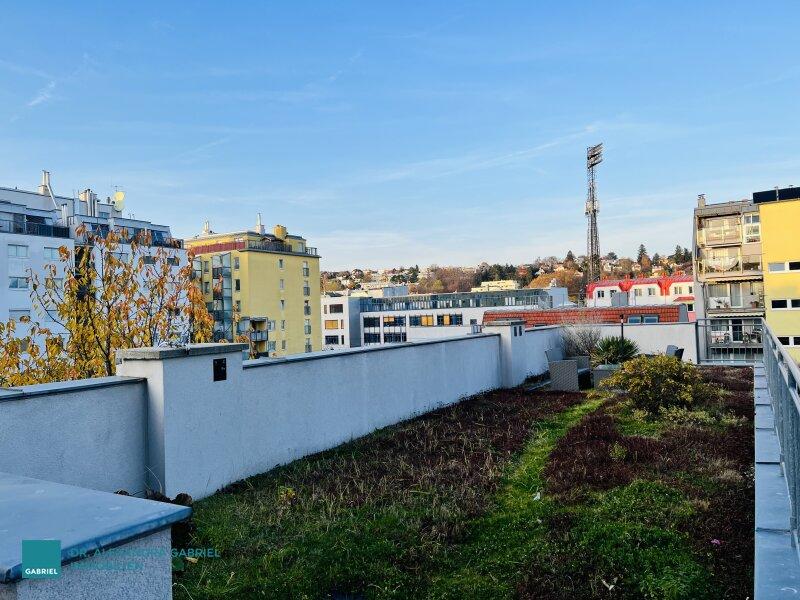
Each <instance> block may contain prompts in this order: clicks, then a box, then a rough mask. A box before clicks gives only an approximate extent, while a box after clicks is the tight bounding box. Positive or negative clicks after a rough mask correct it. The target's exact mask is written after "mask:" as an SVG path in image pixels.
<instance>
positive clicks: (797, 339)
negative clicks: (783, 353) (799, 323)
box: [792, 335, 800, 346]
mask: <svg viewBox="0 0 800 600" xmlns="http://www.w3.org/2000/svg"><path fill="white" fill-rule="evenodd" d="M792 346H800V335H795V336H792Z"/></svg>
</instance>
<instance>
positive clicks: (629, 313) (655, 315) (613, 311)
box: [484, 303, 689, 327]
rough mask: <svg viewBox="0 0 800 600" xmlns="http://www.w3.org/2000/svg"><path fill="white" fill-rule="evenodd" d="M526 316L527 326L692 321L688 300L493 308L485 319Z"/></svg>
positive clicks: (486, 321) (648, 323) (488, 320)
mask: <svg viewBox="0 0 800 600" xmlns="http://www.w3.org/2000/svg"><path fill="white" fill-rule="evenodd" d="M508 319H522V320H523V321H525V326H526V327H545V326H548V325H562V324H572V323H575V324H577V323H582V324H592V325H619V324H622V325H626V324H627V325H651V324H654V323H688V322H689V314H688V312H687V310H686V305H685V304H680V303H678V304H654V305H652V306H644V305H642V306H615V307H598V308H592V307H586V306H580V307H567V308H561V309H557V310H525V309H517V310H491V311H487V313H486V314H485V315H484V323H491V322H493V321H506V320H508Z"/></svg>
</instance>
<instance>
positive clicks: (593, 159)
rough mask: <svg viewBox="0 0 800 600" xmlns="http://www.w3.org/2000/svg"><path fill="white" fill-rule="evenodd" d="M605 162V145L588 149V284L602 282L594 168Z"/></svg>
mask: <svg viewBox="0 0 800 600" xmlns="http://www.w3.org/2000/svg"><path fill="white" fill-rule="evenodd" d="M601 162H603V144H602V143H601V144H597V145H596V146H590V147H589V148H587V149H586V170H587V178H588V181H589V191H588V195H587V198H586V212H585V214H586V217H587V219H588V221H589V224H588V229H587V231H586V259H587V261H588V270H587V273H586V281H587V283H592V282H593V281H599V280H600V240H599V237H598V234H597V212H598V210H599V208H600V206H599V203H598V201H597V189H596V185H595V172H594V168H595V167H596V166H597V165H599V164H600V163H601Z"/></svg>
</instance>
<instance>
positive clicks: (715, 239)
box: [700, 225, 742, 246]
mask: <svg viewBox="0 0 800 600" xmlns="http://www.w3.org/2000/svg"><path fill="white" fill-rule="evenodd" d="M700 233H701V235H700V241H701V243H702V244H703V245H706V246H721V245H726V244H740V243H741V241H742V229H741V227H740V226H739V225H733V226H723V227H707V228H705V229H701V230H700Z"/></svg>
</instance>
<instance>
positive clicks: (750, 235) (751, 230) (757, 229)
mask: <svg viewBox="0 0 800 600" xmlns="http://www.w3.org/2000/svg"><path fill="white" fill-rule="evenodd" d="M743 222H744V241H745V243H746V244H749V243H753V242H760V241H761V218H760V216H759V215H757V214H749V215H744V219H743Z"/></svg>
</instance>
